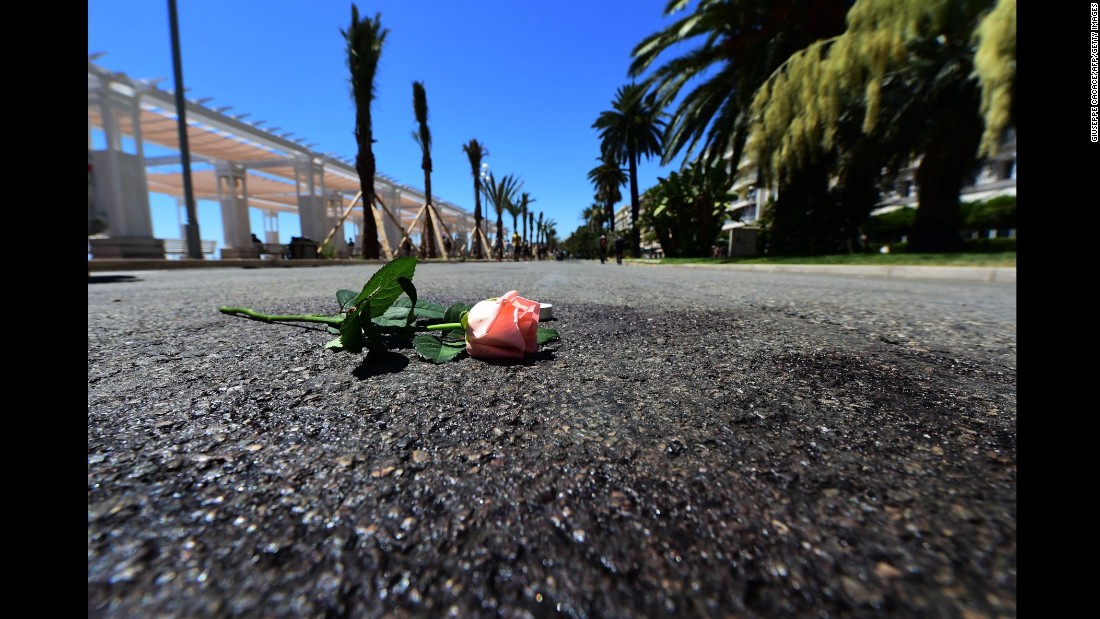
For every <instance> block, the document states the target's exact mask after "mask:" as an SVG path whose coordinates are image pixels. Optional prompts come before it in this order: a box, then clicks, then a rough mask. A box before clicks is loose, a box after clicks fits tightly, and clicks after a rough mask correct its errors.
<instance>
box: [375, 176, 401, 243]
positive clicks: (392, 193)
mask: <svg viewBox="0 0 1100 619" xmlns="http://www.w3.org/2000/svg"><path fill="white" fill-rule="evenodd" d="M375 191H377V192H378V195H379V196H381V198H382V202H384V203H385V205H386V208H388V209H389V211H390V213H391V214H393V216H394V219H397V221H403V217H404V213H403V211H402V209H401V190H400V189H398V188H397V187H395V186H393V185H390V184H386V185H383V186H382V187H381V188H379V187H378V186H377V185H376V186H375ZM381 220H382V228H381V229H380V230H379V231H378V234H379V235H380V236H385V238H386V243H387V244H388V245H389V247H390V249H392V250H393V251H394V252H395V253H396V254H397V255H401V228H399V227H398V225H397V224H395V223H394V222H393V219H390V217H389V215H386V214H385V213H382V217H381Z"/></svg>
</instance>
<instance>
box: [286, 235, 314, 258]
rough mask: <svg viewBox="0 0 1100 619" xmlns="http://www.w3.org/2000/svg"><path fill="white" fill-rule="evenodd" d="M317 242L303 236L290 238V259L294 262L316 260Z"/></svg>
mask: <svg viewBox="0 0 1100 619" xmlns="http://www.w3.org/2000/svg"><path fill="white" fill-rule="evenodd" d="M317 247H318V243H317V241H314V240H311V239H307V238H306V237H304V236H293V237H290V257H291V259H295V260H316V259H317Z"/></svg>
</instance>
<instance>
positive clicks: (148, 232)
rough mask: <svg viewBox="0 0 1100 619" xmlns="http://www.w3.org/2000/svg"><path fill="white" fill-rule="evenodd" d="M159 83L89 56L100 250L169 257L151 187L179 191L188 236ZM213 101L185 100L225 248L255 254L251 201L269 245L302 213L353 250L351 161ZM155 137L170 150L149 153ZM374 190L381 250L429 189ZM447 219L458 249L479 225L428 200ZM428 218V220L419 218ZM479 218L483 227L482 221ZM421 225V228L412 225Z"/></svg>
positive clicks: (382, 185)
mask: <svg viewBox="0 0 1100 619" xmlns="http://www.w3.org/2000/svg"><path fill="white" fill-rule="evenodd" d="M157 81H159V80H140V79H134V78H130V77H128V76H127V75H126V74H125V73H115V72H112V71H108V70H106V69H103V68H102V67H99V66H98V65H95V64H94V63H93V62H92V61H91V60H89V62H88V152H89V165H90V166H91V167H90V168H89V170H90V171H91V170H92V169H94V173H95V199H96V203H97V204H98V205H100V206H101V207H102V209H103V210H104V211H105V212H106V215H107V221H108V229H107V231H106V233H105V234H104V235H100V236H99V237H94V238H92V239H91V243H92V255H93V257H94V258H100V257H102V258H163V257H164V247H163V243H162V240H161V239H156V238H154V237H153V227H152V216H151V213H150V210H149V193H150V192H154V193H160V194H166V195H170V196H173V197H175V198H176V201H177V205H178V208H179V209H180V212H181V215H180V222H181V234H180V236H181V238H186V235H185V234H184V233H183V231H182V225H183V224H184V223H185V222H186V215H185V214H184V212H185V208H186V207H185V202H184V188H183V166H182V165H181V156H180V155H179V154H178V153H179V151H180V145H179V128H178V122H177V115H176V103H175V96H174V94H173V93H172V92H170V91H165V90H161V89H159V88H157V86H156V82H157ZM208 100H209V99H201V100H197V101H191V100H189V101H187V110H186V116H187V125H188V129H187V131H188V133H187V142H188V150H189V153H190V159H191V182H192V191H193V195H194V199H195V200H213V201H217V202H219V203H220V204H221V212H222V224H223V229H224V239H223V248H222V254H221V257H222V258H223V259H226V258H251V257H257V256H256V250H255V248H254V246H253V243H252V238H251V236H252V233H251V230H250V226H249V217H248V209H249V207H253V208H258V209H261V210H262V211H263V213H264V232H265V236H266V238H265V239H263V240H264V241H265V242H267V243H278V240H279V238H278V237H279V228H278V214H279V213H296V214H297V215H298V217H299V219H300V222H301V230H302V236H304V237H307V238H310V239H312V240H315V241H318V242H320V241H321V240H323V239H324V238H325V237H326V236H328V235H329V233H330V232H332V231H333V228H336V231H335V233H334V234H333V236H332V242H333V243H334V244H335V245H336V248H337V251H338V252H340V253H341V254H345V255H346V251H347V247H346V242H345V238H346V237H348V236H352V237H354V238H356V239H357V238H358V230H361V229H362V228H361V226H362V224H363V209H362V208H361V206H362V202H360V203H359V204H358V205H356V207H355V209H353V210H352V213H351V215H349V216H348V218H347V219H346V220H345V221H344V222H343V223H341V224H340V225H339V226H337V224H338V222H339V220H340V217H341V216H342V215H343V213H344V212H345V211H346V209H347V207H348V206H349V205H351V203H352V202H353V201H354V200H355V196H356V194H358V192H359V189H360V187H359V175H358V173H357V172H356V171H355V167H354V166H353V165H352V162H351V161H348V160H346V159H343V158H338V157H336V156H333V155H329V154H321V153H317V152H315V151H313V150H312V149H311V148H310V147H311V146H313V145H312V144H305V143H303V142H304V139H303V138H295V139H290V136H292V135H293V134H292V133H289V132H282V133H277V131H278V130H279V129H280V128H279V127H273V128H261V126H260V125H262V124H265V121H262V120H260V121H256V122H246V121H245V120H243V119H244V117H246V116H248V114H238V115H236V116H233V115H229V114H227V113H226V110H228V109H230V107H231V106H223V107H218V108H216V109H212V108H210V107H207V106H206V105H204V103H205V102H206V101H208ZM97 129H98V130H100V131H102V132H103V134H104V136H105V138H106V147H105V148H102V149H98V150H97V149H95V148H93V132H94V131H95V130H97ZM147 145H156V146H157V147H160V150H161V151H163V152H174V153H176V154H171V155H167V156H149V157H147V156H146V155H145V151H146V146H147ZM374 191H375V193H376V194H377V195H378V197H379V198H380V199H381V201H382V203H383V204H384V205H385V208H381V207H379V206H378V205H377V204H376V205H374V207H373V213H374V216H375V219H376V222H377V224H378V229H379V237H380V241H381V243H382V248H383V251H384V253H385V254H386V257H393V252H394V251H395V250H397V249H398V248H399V246H400V243H401V240H402V238H403V237H402V231H403V230H404V231H407V233H408V234H409V235H411V236H413V237H414V242H416V239H418V237H419V232H418V231H416V230H412V229H410V228H411V227H412V226H413V224H414V223H415V221H416V219H417V216H418V214H419V213H420V212H421V210H422V207H423V206H424V204H425V202H426V201H427V200H426V196H425V195H424V192H423V191H422V190H419V189H416V188H413V187H409V186H408V185H404V184H401V183H398V182H396V181H393V180H392V179H390V178H388V177H386V176H385V175H381V174H380V175H376V177H375V179H374ZM432 203H433V206H434V207H435V210H436V212H437V213H438V214H439V217H440V218H441V219H442V220H443V226H444V228H445V229H446V231H447V232H448V233H450V234H451V235H452V238H453V239H454V240H455V241H456V243H457V246H460V247H461V246H465V245H466V244H467V243H468V241H469V240H470V239H471V238H472V236H473V233H474V218H473V214H472V213H469V212H467V211H466V210H465V209H462V208H460V207H458V206H456V205H454V204H451V203H449V202H445V201H442V200H440V199H438V198H436V197H433V199H432ZM421 221H422V220H421ZM487 225H488V224H487V222H483V229H487V228H486V227H485V226H487ZM416 227H417V228H419V226H416Z"/></svg>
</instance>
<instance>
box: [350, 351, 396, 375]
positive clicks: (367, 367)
mask: <svg viewBox="0 0 1100 619" xmlns="http://www.w3.org/2000/svg"><path fill="white" fill-rule="evenodd" d="M407 365H409V358H408V357H406V356H405V355H402V354H401V353H396V352H393V351H392V350H386V351H382V352H379V351H376V350H372V351H370V352H368V353H367V355H366V356H365V357H363V363H361V364H359V367H357V368H355V371H354V372H352V374H353V375H354V376H355V377H356V378H358V379H359V380H366V379H368V378H371V377H373V376H381V375H383V374H396V373H398V372H400V371H401V370H403V369H405V366H407Z"/></svg>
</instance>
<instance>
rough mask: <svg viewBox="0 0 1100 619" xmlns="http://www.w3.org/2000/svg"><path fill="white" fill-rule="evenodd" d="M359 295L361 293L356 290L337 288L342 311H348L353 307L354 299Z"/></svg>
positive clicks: (337, 300) (337, 298)
mask: <svg viewBox="0 0 1100 619" xmlns="http://www.w3.org/2000/svg"><path fill="white" fill-rule="evenodd" d="M357 296H359V293H358V292H355V291H354V290H344V289H341V290H337V291H336V302H337V303H339V304H340V311H346V310H347V309H348V308H349V307H351V305H352V301H354V300H355V297H357Z"/></svg>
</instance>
